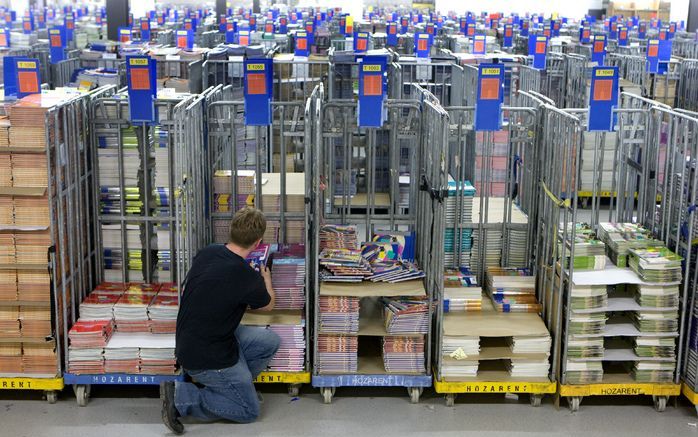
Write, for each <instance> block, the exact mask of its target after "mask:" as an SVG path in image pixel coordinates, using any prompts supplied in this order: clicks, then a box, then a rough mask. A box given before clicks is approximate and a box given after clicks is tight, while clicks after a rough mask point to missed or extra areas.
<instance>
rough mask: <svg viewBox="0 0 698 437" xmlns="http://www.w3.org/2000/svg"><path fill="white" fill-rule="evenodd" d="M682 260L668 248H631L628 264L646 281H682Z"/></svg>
mask: <svg viewBox="0 0 698 437" xmlns="http://www.w3.org/2000/svg"><path fill="white" fill-rule="evenodd" d="M682 260H683V259H682V258H681V257H680V256H678V255H677V254H675V253H674V252H672V251H671V250H669V249H667V248H646V249H630V254H629V257H628V265H629V267H630V268H631V269H632V270H633V271H634V272H635V273H637V275H638V276H639V277H640V279H642V280H643V281H645V282H656V283H669V282H681V261H682Z"/></svg>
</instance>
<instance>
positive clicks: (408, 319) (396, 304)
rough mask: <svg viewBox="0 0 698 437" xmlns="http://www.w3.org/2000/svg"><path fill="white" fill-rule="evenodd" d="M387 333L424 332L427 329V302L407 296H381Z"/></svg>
mask: <svg viewBox="0 0 698 437" xmlns="http://www.w3.org/2000/svg"><path fill="white" fill-rule="evenodd" d="M381 302H382V303H383V318H384V321H385V330H386V332H387V333H388V334H426V333H427V331H428V330H429V304H428V303H427V301H425V300H413V299H409V298H385V297H384V298H381Z"/></svg>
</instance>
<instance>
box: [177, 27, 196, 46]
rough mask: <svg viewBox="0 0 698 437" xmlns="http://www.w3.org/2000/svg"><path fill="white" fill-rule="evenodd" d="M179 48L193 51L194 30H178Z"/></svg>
mask: <svg viewBox="0 0 698 437" xmlns="http://www.w3.org/2000/svg"><path fill="white" fill-rule="evenodd" d="M176 38H177V40H176V41H177V44H176V45H177V48H179V49H184V50H189V51H191V50H192V49H193V48H194V32H192V31H191V30H178V31H177V36H176Z"/></svg>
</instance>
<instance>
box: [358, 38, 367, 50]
mask: <svg viewBox="0 0 698 437" xmlns="http://www.w3.org/2000/svg"><path fill="white" fill-rule="evenodd" d="M367 42H368V41H366V40H365V39H363V38H360V39H359V40H358V41H356V50H360V51H364V50H366V45H367Z"/></svg>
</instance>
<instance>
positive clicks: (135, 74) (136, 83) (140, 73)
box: [131, 68, 150, 91]
mask: <svg viewBox="0 0 698 437" xmlns="http://www.w3.org/2000/svg"><path fill="white" fill-rule="evenodd" d="M131 89H132V90H134V91H147V90H149V89H150V70H148V69H147V68H132V69H131Z"/></svg>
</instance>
